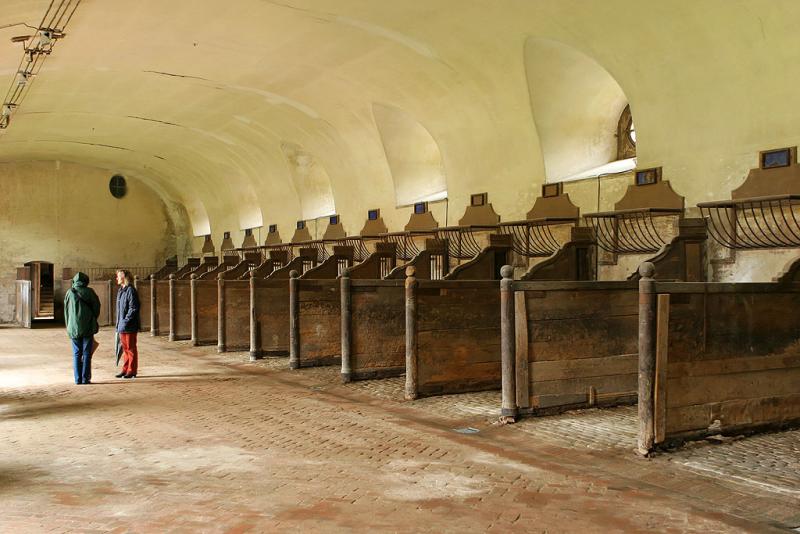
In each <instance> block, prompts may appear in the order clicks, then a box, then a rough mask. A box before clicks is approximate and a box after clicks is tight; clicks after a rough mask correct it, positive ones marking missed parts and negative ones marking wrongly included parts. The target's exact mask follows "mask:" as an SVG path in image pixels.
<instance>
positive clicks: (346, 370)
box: [339, 271, 351, 383]
mask: <svg viewBox="0 0 800 534" xmlns="http://www.w3.org/2000/svg"><path fill="white" fill-rule="evenodd" d="M339 284H340V288H341V291H340V292H339V293H340V299H341V311H340V315H341V319H342V332H341V338H342V382H344V383H347V382H350V373H351V368H350V316H351V310H350V273H348V272H347V271H344V272H343V273H342V277H341V279H340V281H339Z"/></svg>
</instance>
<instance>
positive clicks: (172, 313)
mask: <svg viewBox="0 0 800 534" xmlns="http://www.w3.org/2000/svg"><path fill="white" fill-rule="evenodd" d="M169 340H170V341H175V275H174V274H171V275H169Z"/></svg>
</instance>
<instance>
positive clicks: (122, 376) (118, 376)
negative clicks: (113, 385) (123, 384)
mask: <svg viewBox="0 0 800 534" xmlns="http://www.w3.org/2000/svg"><path fill="white" fill-rule="evenodd" d="M114 376H116V377H117V378H124V377H125V373H117V374H115V375H114Z"/></svg>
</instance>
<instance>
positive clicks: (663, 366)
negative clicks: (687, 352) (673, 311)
mask: <svg viewBox="0 0 800 534" xmlns="http://www.w3.org/2000/svg"><path fill="white" fill-rule="evenodd" d="M669 307H670V306H669V295H658V300H657V310H656V372H655V384H654V387H653V390H654V393H653V426H654V431H655V442H656V443H661V442H663V441H664V437H665V434H666V418H667V399H666V394H667V362H668V352H667V350H668V347H669Z"/></svg>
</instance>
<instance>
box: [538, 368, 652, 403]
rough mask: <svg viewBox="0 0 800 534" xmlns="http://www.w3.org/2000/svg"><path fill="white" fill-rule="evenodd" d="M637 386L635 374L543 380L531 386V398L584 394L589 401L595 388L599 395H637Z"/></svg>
mask: <svg viewBox="0 0 800 534" xmlns="http://www.w3.org/2000/svg"><path fill="white" fill-rule="evenodd" d="M534 372H535V370H534ZM637 384H638V380H637V374H636V373H635V372H634V373H628V374H615V375H608V376H590V377H576V378H569V379H564V380H543V381H537V382H534V383H533V384H531V396H533V395H558V394H577V393H582V394H586V395H587V400H588V392H589V388H594V389H595V390H596V392H597V394H598V395H601V394H606V393H621V392H624V393H626V394H628V393H631V394H635V393H636V390H637Z"/></svg>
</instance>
